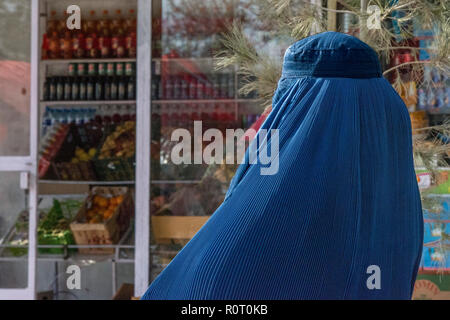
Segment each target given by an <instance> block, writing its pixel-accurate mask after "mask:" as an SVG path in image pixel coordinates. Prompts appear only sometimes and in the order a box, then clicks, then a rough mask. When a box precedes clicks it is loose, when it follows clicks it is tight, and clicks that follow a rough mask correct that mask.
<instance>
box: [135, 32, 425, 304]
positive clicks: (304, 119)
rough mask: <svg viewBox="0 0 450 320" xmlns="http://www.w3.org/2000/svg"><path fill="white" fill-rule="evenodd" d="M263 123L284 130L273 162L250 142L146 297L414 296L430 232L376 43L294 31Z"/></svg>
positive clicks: (399, 105) (402, 110)
mask: <svg viewBox="0 0 450 320" xmlns="http://www.w3.org/2000/svg"><path fill="white" fill-rule="evenodd" d="M261 129H266V130H272V129H277V130H278V137H277V139H278V144H279V152H278V154H277V160H278V165H279V168H278V171H277V173H275V174H261V170H260V169H261V167H262V166H264V164H262V163H260V162H259V161H258V162H257V163H255V164H249V163H248V162H249V161H248V160H249V150H247V154H246V160H247V163H243V164H241V165H240V167H239V169H238V171H237V172H236V175H235V177H234V178H233V180H232V182H231V185H230V188H229V190H228V193H227V196H226V198H225V200H224V202H223V203H222V205H221V206H220V207H219V208H218V209H217V210H216V212H214V214H213V215H212V216H211V218H210V219H209V220H208V222H207V223H206V224H205V225H204V226H203V227H202V228H201V229H200V231H199V232H198V233H197V234H196V235H195V236H194V238H193V239H192V240H191V241H190V242H189V243H188V244H187V245H186V246H185V247H184V248H183V249H182V250H181V251H180V252H179V253H178V255H177V256H176V257H175V258H174V259H173V261H172V262H171V263H170V264H169V265H168V266H167V267H166V268H165V269H164V270H163V272H162V273H161V274H160V275H159V276H158V277H157V278H156V279H155V280H154V282H153V283H152V284H151V285H150V288H149V289H148V291H147V292H146V293H145V295H144V296H143V299H410V298H411V295H412V290H413V286H414V281H415V278H416V274H417V270H418V266H419V262H420V257H421V252H422V238H423V218H422V209H421V202H420V197H419V190H418V187H417V181H416V176H415V172H414V167H413V151H412V137H411V124H410V118H409V114H408V111H407V109H406V107H405V105H404V103H403V102H402V100H401V98H400V97H399V96H398V95H397V93H396V92H395V90H394V89H393V88H392V86H391V85H390V84H389V83H388V82H387V81H386V80H385V79H384V78H383V77H382V74H381V68H380V63H379V61H378V58H377V56H376V54H375V52H374V51H373V50H372V49H371V48H370V47H369V46H367V45H366V44H365V43H363V42H361V41H360V40H358V39H357V38H355V37H352V36H349V35H345V34H341V33H336V32H325V33H321V34H317V35H314V36H311V37H308V38H305V39H303V40H301V41H298V42H296V43H294V44H293V45H292V46H290V47H289V48H288V49H287V51H286V53H285V57H284V64H283V73H282V77H281V79H280V80H279V83H278V88H277V90H276V92H275V95H274V98H273V110H272V112H271V113H270V115H269V116H268V118H267V120H266V121H265V122H264V124H263V125H262V128H261ZM261 129H260V130H259V132H258V134H257V137H258V140H261V141H262V140H266V142H267V144H266V147H267V146H269V145H271V143H273V141H272V138H273V137H275V135H273V136H272V135H267V136H266V137H264V138H263V139H261ZM271 132H272V131H271ZM255 140H256V139H255ZM253 143H256V142H255V141H254V142H253ZM262 145H263V143H261V144H258V148H260V147H261V146H262ZM249 149H250V148H249ZM258 150H259V149H258ZM268 150H271V149H270V148H268Z"/></svg>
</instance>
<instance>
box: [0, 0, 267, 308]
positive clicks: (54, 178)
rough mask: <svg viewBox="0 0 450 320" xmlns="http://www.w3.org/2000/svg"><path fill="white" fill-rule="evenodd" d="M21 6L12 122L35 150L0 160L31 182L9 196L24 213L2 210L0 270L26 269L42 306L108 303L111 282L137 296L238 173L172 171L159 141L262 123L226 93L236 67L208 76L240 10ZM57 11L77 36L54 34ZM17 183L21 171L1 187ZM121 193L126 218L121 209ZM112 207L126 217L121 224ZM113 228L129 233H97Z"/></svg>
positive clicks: (193, 168) (81, 0) (212, 4)
mask: <svg viewBox="0 0 450 320" xmlns="http://www.w3.org/2000/svg"><path fill="white" fill-rule="evenodd" d="M4 1H8V0H4ZM25 2H27V5H28V6H25V9H24V10H28V11H27V12H28V13H29V14H30V16H31V17H32V19H31V21H32V23H31V26H30V34H31V38H32V41H31V52H32V54H31V63H28V64H27V65H28V66H30V65H31V69H32V72H30V73H29V76H30V89H29V91H30V97H28V98H29V99H30V100H31V103H30V109H29V112H28V113H27V112H25V113H24V114H26V115H28V116H29V122H30V126H29V127H30V132H31V133H30V137H31V138H30V139H21V140H23V141H24V142H25V140H28V141H27V143H29V144H30V145H31V146H30V148H31V150H32V151H33V150H34V151H33V152H31V156H30V157H29V162H30V163H32V164H33V165H31V166H29V165H28V164H26V163H24V168H22V167H20V163H21V162H18V163H16V164H14V165H11V158H8V159H6V160H5V161H6V162H8V163H9V164H8V165H6V167H11V166H12V167H11V168H12V169H13V171H17V170H18V169H20V170H24V171H27V170H29V171H30V178H29V180H30V181H29V184H28V186H26V187H24V188H25V189H26V191H18V192H16V193H17V194H19V195H21V196H22V195H23V193H24V192H25V193H26V194H28V199H29V201H30V203H34V202H33V201H34V199H36V200H35V201H36V204H37V205H36V206H35V207H33V206H30V207H28V206H25V207H24V206H20V209H19V207H17V208H16V207H14V208H16V211H17V212H15V213H14V214H12V213H8V214H9V215H10V216H11V219H12V220H11V221H10V223H8V228H5V230H4V231H5V232H3V231H2V242H1V243H0V264H1V265H3V266H5V268H9V267H8V266H6V265H11V263H13V264H14V263H15V264H20V265H22V266H25V265H26V266H27V267H28V272H27V271H26V268H25V269H24V268H21V269H20V270H22V271H23V272H25V273H26V274H27V275H28V278H27V279H28V282H29V283H30V284H31V285H29V286H28V289H27V290H26V292H27V294H28V296H27V297H29V298H33V297H37V296H41V295H40V294H39V292H47V291H48V290H49V289H50V290H51V291H52V292H53V298H55V299H74V298H109V297H111V296H112V295H113V294H114V293H115V292H116V291H117V288H118V287H119V286H120V285H121V283H123V282H130V283H134V284H135V285H134V295H135V296H140V295H142V294H143V293H144V291H145V290H146V288H147V287H148V285H149V283H150V282H151V281H152V280H153V279H154V278H155V276H156V275H157V274H158V272H159V271H161V270H162V268H164V267H165V265H166V264H167V263H168V262H169V261H170V259H171V258H172V257H173V256H174V255H175V254H176V253H177V252H178V250H179V249H180V248H181V247H182V245H183V244H184V243H186V241H188V240H189V239H190V238H191V237H192V236H193V235H194V234H195V232H196V231H197V230H198V229H199V228H200V227H201V226H202V225H203V224H204V222H205V221H206V220H207V219H208V217H209V216H210V215H211V214H212V213H213V212H214V210H215V209H216V208H217V206H218V205H219V204H220V203H221V201H222V200H223V197H224V195H225V192H226V189H227V186H228V183H229V181H230V179H231V177H232V176H233V174H234V170H235V169H236V167H237V166H236V165H235V164H231V165H227V164H208V163H204V162H201V163H199V164H189V163H188V164H181V165H174V164H173V163H172V161H171V159H170V153H171V150H172V147H173V145H174V142H173V141H171V134H172V132H173V131H174V130H176V129H186V130H187V131H188V132H189V133H191V134H193V130H194V121H201V127H202V128H201V129H200V133H201V134H203V133H204V132H205V131H206V130H207V129H211V128H215V129H217V130H219V131H220V132H222V133H223V132H225V130H226V129H235V128H241V129H246V128H248V127H249V126H250V125H251V124H252V123H253V122H254V121H255V120H256V118H257V117H258V115H259V114H261V112H262V108H261V107H260V106H259V104H258V103H257V100H256V93H253V94H251V95H248V96H242V95H240V94H239V93H238V90H239V87H240V84H241V82H242V79H240V77H238V75H237V73H236V70H237V69H236V67H235V66H233V67H230V68H228V69H224V70H220V71H218V70H216V69H215V67H214V54H215V53H216V52H217V50H218V49H219V47H220V42H219V41H218V39H219V34H220V32H223V31H225V29H224V28H225V26H226V25H227V23H229V22H232V21H233V20H236V19H241V18H242V16H241V15H240V13H239V12H240V11H239V10H238V8H237V6H238V5H239V3H238V2H237V1H226V2H217V1H207V2H205V3H203V2H201V1H167V2H166V1H160V0H155V1H150V0H136V1H128V2H123V1H119V0H96V1H88V0H77V1H65V0H64V1H61V0H58V1H56V0H26V1H25ZM183 4H184V5H183ZM70 5H77V6H79V8H80V9H81V17H82V18H81V29H80V30H76V29H75V30H70V31H68V30H67V28H65V24H64V22H66V20H67V18H68V16H69V14H67V12H65V10H66V9H67V7H69V6H70ZM27 103H28V101H26V103H25V105H27ZM20 134H25V135H26V134H28V132H27V131H24V132H20ZM33 134H34V135H33ZM33 139H36V141H37V143H33V141H34V140H33ZM206 145H207V141H205V142H204V143H203V148H205V147H206ZM10 149H11V150H12V149H14V148H12V147H11V148H10ZM16 149H17V148H16ZM3 151H5V149H4V148H3V149H2V152H3ZM201 151H202V150H201ZM25 154H27V153H26V152H25ZM2 155H3V154H2ZM7 155H13V156H16V155H20V154H19V153H17V152H16V153H14V152H13V151H11V152H9V153H7ZM14 159H16V158H14ZM0 160H1V159H0ZM6 162H5V163H6ZM1 164H3V162H2V163H1ZM34 166H35V167H34ZM19 167H20V168H19ZM33 168H35V169H33ZM0 169H3V166H2V167H0ZM19 176H20V177H25V178H23V179H22V180H21V181H22V182H23V181H26V175H25V174H17V175H16V174H14V176H13V178H14V179H15V180H17V179H18V178H19ZM23 184H24V182H23ZM27 188H28V189H27ZM122 191H123V192H124V193H123V194H119V193H120V192H122ZM105 192H108V194H106V195H105ZM117 192H119V193H117ZM125 194H126V195H130V198H129V199H131V200H132V201H133V204H134V208H135V209H130V208H133V207H132V206H129V205H125V204H123V205H122V202H120V201H125V200H124V199H125V198H126V199H128V198H127V197H125ZM121 197H123V198H121ZM68 203H69V204H70V203H71V204H74V203H77V207H76V208H75V209H74V212H72V213H71V214H67V212H66V211H65V210H62V211H61V210H60V208H61V206H62V207H64V206H66V205H67V204H68ZM123 207H126V208H128V211H133V212H131V213H132V214H129V215H126V214H125V215H120V214H119V212H120V211H121V210H122V211H123V209H121V208H123ZM23 209H26V210H23ZM11 210H15V209H11ZM116 212H117V214H116ZM133 214H134V216H133ZM33 217H36V219H34V218H33ZM52 217H53V218H52ZM55 217H59V218H60V219H59V220H61V223H55V221H54V219H56V218H55ZM111 217H115V218H117V222H116V220H115V222H114V223H113V224H112V226H111V222H110V221H111V220H108V219H111ZM120 217H125V218H127V217H128V218H129V220H128V221H125V222H124V221H123V220H120V219H121V218H120ZM50 218H51V219H50ZM115 218H114V219H115ZM49 220H50V221H52V222H51V223H50V222H48V221H49ZM34 222H35V223H34ZM84 224H85V225H86V229H83V228H84V227H83V225H84ZM123 225H127V226H129V227H127V228H126V230H121V231H120V234H119V235H117V234H114V235H112V234H108V232H112V231H111V230H115V229H120V227H121V226H123ZM150 226H151V227H150ZM97 227H98V228H97ZM27 228H28V229H27ZM80 228H81V229H80ZM93 228H94V229H96V231H95V232H96V233H93V232H92V229H93ZM88 229H89V230H91V231H89V232H90V233H89V236H82V237H80V235H81V234H86V232H87V231H86V230H88ZM2 230H3V228H2ZM27 230H28V231H27ZM34 235H36V238H34ZM105 235H106V236H105ZM109 235H111V237H109ZM28 238H29V239H28ZM27 239H28V240H27ZM137 239H138V240H137ZM99 253H101V254H99ZM151 262H152V263H151ZM72 264H75V265H78V266H80V267H81V268H82V271H83V279H84V280H83V283H84V286H85V289H86V290H84V291H81V292H80V291H77V292H76V291H73V290H67V288H65V280H66V277H67V275H66V273H65V272H66V268H67V267H68V266H70V265H72ZM8 270H11V268H9V269H8ZM20 270H19V269H17V272H19V271H20ZM17 276H20V275H17ZM15 277H16V275H15V274H14V275H12V277H11V281H13V279H14V278H15ZM21 279H22V280H23V279H24V277H21ZM13 282H14V281H13ZM22 282H23V281H22ZM5 285H6V286H7V287H8V286H10V284H5ZM21 285H22V284H21ZM24 285H25V284H24ZM7 292H9V293H10V292H11V291H7ZM20 292H22V291H18V295H19V296H20V295H21V293H20ZM6 295H8V293H6ZM10 297H13V295H10Z"/></svg>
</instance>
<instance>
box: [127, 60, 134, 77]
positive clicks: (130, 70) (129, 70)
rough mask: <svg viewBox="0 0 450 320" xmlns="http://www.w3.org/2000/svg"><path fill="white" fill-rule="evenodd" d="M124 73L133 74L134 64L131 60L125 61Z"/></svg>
mask: <svg viewBox="0 0 450 320" xmlns="http://www.w3.org/2000/svg"><path fill="white" fill-rule="evenodd" d="M125 75H126V76H134V75H135V64H134V63H133V62H126V63H125Z"/></svg>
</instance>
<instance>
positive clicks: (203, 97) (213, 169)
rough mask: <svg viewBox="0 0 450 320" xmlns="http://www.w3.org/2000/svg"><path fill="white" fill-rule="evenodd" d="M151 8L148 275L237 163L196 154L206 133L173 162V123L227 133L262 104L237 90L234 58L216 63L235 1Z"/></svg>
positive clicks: (190, 130) (204, 213) (192, 131)
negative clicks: (229, 63)
mask: <svg viewBox="0 0 450 320" xmlns="http://www.w3.org/2000/svg"><path fill="white" fill-rule="evenodd" d="M153 9H154V10H153V30H152V53H153V56H152V86H151V99H152V104H151V105H152V130H151V139H152V148H151V194H150V201H151V210H150V212H151V217H152V219H151V222H152V224H151V226H152V231H151V234H152V239H151V251H150V253H151V260H152V262H153V264H152V266H153V269H152V273H151V280H153V279H154V278H155V277H156V276H157V274H158V273H159V272H160V271H161V270H162V269H163V268H164V267H165V266H166V265H167V264H168V263H169V262H170V260H171V259H172V258H173V257H174V256H175V255H176V254H177V252H178V250H180V249H181V248H182V246H183V245H184V244H186V242H187V241H188V240H190V238H191V237H192V236H193V235H194V234H195V233H196V231H198V230H199V229H200V228H201V226H202V225H203V224H204V223H205V222H206V221H207V219H208V218H209V216H210V215H211V214H212V213H213V212H214V211H215V209H217V207H218V206H219V205H220V204H221V202H222V201H223V199H224V196H225V193H226V190H227V187H228V185H229V182H230V180H231V178H232V176H233V174H234V171H235V170H236V168H237V165H236V164H226V163H206V162H205V161H203V157H202V154H203V151H204V150H205V148H206V147H207V145H208V144H209V143H210V141H193V140H192V146H193V148H192V150H191V151H192V152H191V154H190V156H188V157H187V158H185V160H187V161H185V162H183V163H181V164H176V165H175V164H174V163H173V162H172V161H171V156H172V152H173V150H174V149H173V148H174V146H176V145H177V143H178V142H179V141H177V140H175V141H173V139H171V138H172V134H173V133H174V130H180V129H181V130H186V131H185V133H187V134H188V136H189V137H190V138H192V139H195V137H198V136H200V137H203V135H204V133H205V132H206V131H207V130H208V129H211V128H214V129H217V130H219V131H220V133H221V134H222V135H223V136H225V132H226V130H227V129H246V128H248V127H249V126H250V125H251V124H252V123H253V122H254V121H255V120H256V118H257V117H258V115H260V114H261V113H262V111H263V109H262V108H261V107H260V106H259V105H258V104H257V100H256V96H257V95H256V92H254V93H252V94H249V95H247V96H242V95H240V94H239V88H240V84H241V83H242V79H241V78H240V77H239V76H238V73H237V66H232V67H229V68H226V69H221V70H217V69H216V68H215V64H214V61H215V55H216V54H217V52H218V51H220V49H221V42H220V41H219V39H220V34H221V33H222V32H225V31H226V28H227V26H228V25H229V23H232V22H233V21H237V20H240V21H241V22H242V20H243V16H242V14H239V13H240V12H241V11H240V10H239V3H238V2H237V1H225V2H218V1H206V2H202V1H177V0H174V1H154V2H153ZM200 139H201V138H200ZM196 143H197V145H201V146H202V147H201V150H200V149H199V150H195V147H194V144H196ZM195 152H198V153H200V159H201V161H200V162H199V161H195V159H196V158H195V157H196V156H195V154H194V153H195ZM218 158H222V155H219V156H218ZM197 160H198V158H197ZM218 162H219V161H218Z"/></svg>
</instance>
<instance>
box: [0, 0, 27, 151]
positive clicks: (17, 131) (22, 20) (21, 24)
mask: <svg viewBox="0 0 450 320" xmlns="http://www.w3.org/2000/svg"><path fill="white" fill-rule="evenodd" d="M30 3H31V1H30V0H0V114H1V116H0V156H22V155H27V154H28V153H29V117H30V114H29V102H30V63H29V61H30ZM11 26H14V28H11Z"/></svg>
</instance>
